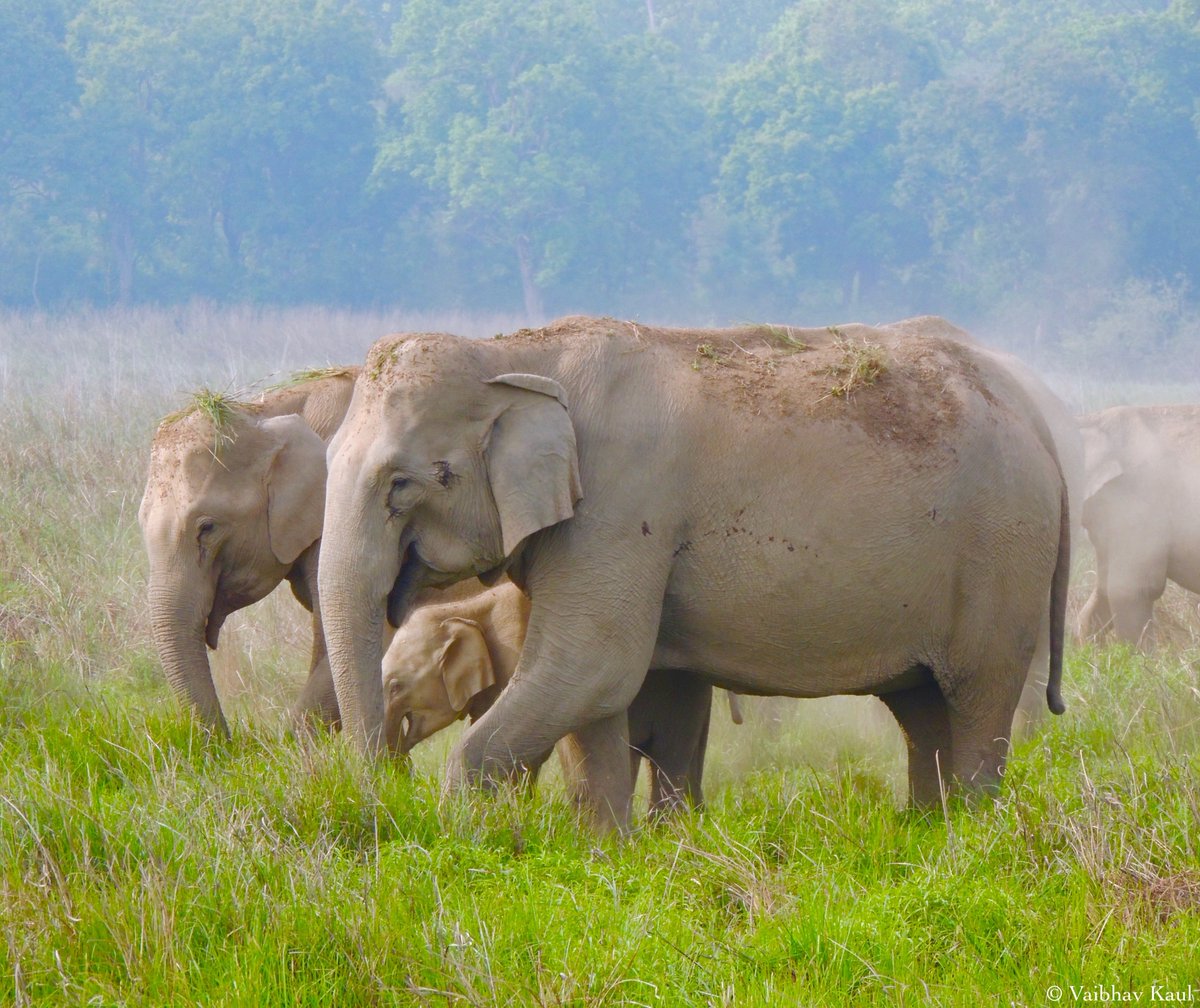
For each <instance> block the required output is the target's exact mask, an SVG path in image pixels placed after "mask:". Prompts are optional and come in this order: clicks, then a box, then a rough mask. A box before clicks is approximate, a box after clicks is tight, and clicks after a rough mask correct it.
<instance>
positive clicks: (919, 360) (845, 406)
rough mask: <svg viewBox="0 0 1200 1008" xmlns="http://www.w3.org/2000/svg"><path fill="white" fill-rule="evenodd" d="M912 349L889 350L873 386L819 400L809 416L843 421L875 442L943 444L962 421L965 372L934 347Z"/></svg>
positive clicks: (907, 445) (915, 445)
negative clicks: (841, 396)
mask: <svg viewBox="0 0 1200 1008" xmlns="http://www.w3.org/2000/svg"><path fill="white" fill-rule="evenodd" d="M913 349H915V350H916V352H915V353H910V352H909V348H904V349H903V350H901V349H899V348H896V347H893V348H891V349H890V351H889V357H890V358H891V365H890V366H889V367H888V369H887V370H886V371H885V372H884V373H883V374H882V375H880V376H879V379H878V380H877V381H876V382H874V383H873V384H871V385H865V386H863V387H861V388H859V389H858V390H857V391H855V392H853V393H852V394H849V395H847V396H846V397H845V398H844V399H839V398H834V397H828V396H827V397H825V398H818V400H817V401H816V402H815V403H814V407H813V410H812V412H811V415H812V416H814V417H819V418H830V419H832V418H838V417H840V418H843V419H845V420H847V421H849V422H851V423H854V424H855V425H857V426H858V427H860V428H862V430H864V431H865V432H866V433H867V434H868V435H870V436H871V437H872V438H873V439H875V440H878V441H885V442H888V443H891V444H896V445H899V446H901V447H904V448H910V449H913V450H918V451H919V450H926V449H929V448H933V447H935V446H937V445H938V444H940V443H943V442H945V441H946V439H947V438H948V437H949V435H951V434H952V432H954V431H956V430H957V429H958V428H959V426H960V424H961V423H962V418H963V411H964V392H965V389H964V384H965V383H964V379H963V374H962V372H961V370H960V369H959V368H958V367H956V366H952V365H953V363H954V362H952V361H947V360H946V358H945V357H944V356H943V355H942V354H941V353H940V352H938V351H937V350H936V349H934V348H931V347H925V346H922V347H920V348H913Z"/></svg>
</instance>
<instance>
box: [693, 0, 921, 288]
mask: <svg viewBox="0 0 1200 1008" xmlns="http://www.w3.org/2000/svg"><path fill="white" fill-rule="evenodd" d="M935 74H936V61H935V59H934V56H933V52H932V45H931V43H930V42H929V40H928V39H927V38H926V37H925V36H924V34H923V33H922V32H920V31H919V30H914V29H912V28H910V27H909V26H908V25H906V24H905V23H903V22H902V21H900V20H898V19H897V18H896V17H895V16H894V14H893V11H892V6H891V5H889V4H886V3H884V2H882V0H849V2H834V0H807V2H803V3H798V4H796V5H794V6H793V7H792V9H791V10H790V11H789V12H788V14H787V15H786V16H785V17H784V18H783V19H782V20H781V21H780V23H779V24H778V26H777V27H776V28H775V29H774V30H773V31H772V32H771V33H770V35H769V36H768V38H767V40H766V42H765V43H764V45H763V47H762V51H761V52H760V53H759V54H758V55H756V56H754V57H753V58H752V59H750V60H748V61H747V62H745V63H743V64H742V65H740V66H738V67H737V68H736V69H734V70H733V71H731V72H730V73H729V74H728V75H727V77H726V78H725V80H724V81H723V82H722V86H721V88H720V89H719V91H718V93H717V95H716V97H715V99H714V102H713V109H712V119H713V125H714V129H715V130H716V136H717V141H716V142H717V145H718V148H719V150H720V154H721V160H720V168H719V172H718V175H717V188H716V201H715V203H714V204H713V209H714V210H715V211H716V212H719V213H721V214H722V215H723V216H724V218H725V219H726V220H727V221H728V222H729V225H728V226H730V227H731V228H732V229H733V230H734V231H738V232H740V233H741V234H742V239H741V245H742V247H743V248H744V247H746V246H749V247H751V248H753V249H755V250H756V252H757V255H758V257H759V261H760V263H761V269H762V271H763V272H764V273H765V274H766V275H767V276H768V277H769V279H770V282H769V283H765V284H763V283H762V282H761V281H760V284H761V286H762V287H765V288H767V289H768V290H769V289H770V288H771V287H774V288H776V289H785V290H786V291H788V294H787V295H786V296H785V297H782V298H781V297H778V296H775V297H771V300H770V302H769V303H771V304H773V305H774V306H776V307H777V308H783V309H784V310H792V309H794V308H795V307H796V306H797V305H798V304H802V303H804V302H805V300H806V298H805V295H806V294H807V295H808V299H810V300H813V301H816V302H818V303H821V304H829V303H835V304H840V305H842V306H845V307H850V308H855V307H856V306H857V303H858V301H859V298H860V296H861V294H862V293H863V292H864V290H866V291H868V292H870V293H872V294H874V295H875V296H879V295H880V293H881V291H880V290H879V288H881V287H882V286H883V285H885V283H886V281H887V280H888V279H889V278H888V276H887V271H888V269H889V267H890V266H892V264H894V263H895V262H896V261H897V259H898V258H899V257H900V250H901V249H902V248H905V246H906V245H907V243H908V242H910V241H911V237H910V235H909V234H908V229H907V227H906V224H907V221H906V219H905V218H904V216H903V215H902V214H901V213H900V212H899V211H898V209H897V207H896V205H895V201H894V186H895V180H896V178H897V175H898V172H899V165H900V162H899V159H898V153H897V150H896V144H897V141H898V138H899V130H900V124H901V122H902V121H903V118H904V115H905V108H906V103H907V101H908V99H909V97H910V96H911V94H912V93H913V92H915V91H917V90H919V89H920V88H921V87H922V86H924V84H925V83H926V82H927V81H929V80H930V79H932V78H933V77H934V76H935ZM720 267H721V262H720V260H716V262H715V268H714V269H713V271H714V272H719V271H720ZM713 279H717V278H715V277H714V278H713ZM717 282H719V280H717ZM748 293H751V292H745V291H743V292H741V294H740V296H741V297H746V295H747V294H748ZM732 296H734V297H738V296H739V294H737V293H734V294H733V295H732ZM768 296H769V297H770V295H768Z"/></svg>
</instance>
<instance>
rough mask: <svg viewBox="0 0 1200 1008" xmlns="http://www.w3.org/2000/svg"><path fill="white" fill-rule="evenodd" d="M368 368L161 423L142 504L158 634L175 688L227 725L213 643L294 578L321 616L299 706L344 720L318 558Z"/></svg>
mask: <svg viewBox="0 0 1200 1008" xmlns="http://www.w3.org/2000/svg"><path fill="white" fill-rule="evenodd" d="M357 374H358V369H357V368H354V367H346V368H329V369H324V370H321V371H317V372H311V373H309V374H307V375H304V376H300V377H299V378H298V380H296V381H294V382H292V383H289V384H288V385H286V386H285V387H283V388H279V389H276V390H274V391H271V392H268V393H266V394H264V395H263V396H262V397H261V398H260V399H259V400H258V401H257V402H249V403H242V402H236V401H233V400H232V399H230V398H228V397H223V396H213V395H211V394H207V395H203V396H197V397H196V400H195V401H194V402H193V404H192V406H191V407H190V408H188V409H186V410H184V411H182V412H181V413H179V414H176V415H174V416H171V417H168V418H167V419H166V420H164V421H163V422H162V423H161V424H160V425H159V427H158V430H157V431H156V432H155V435H154V441H153V444H152V446H151V450H150V470H149V475H148V477H147V480H146V491H145V494H144V496H143V498H142V503H141V508H140V510H139V512H138V520H139V522H140V524H141V527H142V533H143V537H144V539H145V544H146V551H147V554H148V556H149V560H150V617H151V625H152V627H153V633H154V642H155V645H156V647H157V649H158V652H159V655H160V657H161V659H162V663H163V668H164V670H165V672H166V675H167V679H168V681H169V682H170V684H171V686H172V688H173V689H174V691H175V692H176V693H177V694H178V695H179V696H180V697H181V698H182V699H183V700H184V701H185V702H186V703H187V704H189V705H190V706H191V707H193V708H194V709H195V711H196V713H197V714H198V715H199V717H200V718H201V719H202V720H203V722H204V723H205V724H207V725H209V726H210V727H212V728H214V729H215V730H218V731H220V732H222V733H224V734H228V731H229V728H228V725H227V723H226V720H225V716H224V714H223V712H222V710H221V704H220V701H219V699H218V698H217V692H216V687H215V686H214V684H213V678H212V673H211V670H210V667H209V662H208V654H207V651H206V647H208V648H215V647H216V646H217V640H218V636H219V635H220V632H221V626H222V624H223V623H224V622H225V619H226V617H228V616H229V615H230V613H233V612H236V611H237V610H239V609H241V608H243V607H245V606H248V605H251V604H252V603H254V602H257V601H258V600H259V599H261V598H263V597H264V596H266V595H267V594H268V593H270V592H271V591H273V590H274V589H275V587H276V586H277V585H278V584H279V583H280V582H281V581H283V580H285V579H286V580H287V581H288V582H289V584H290V585H291V587H292V591H293V593H294V594H295V596H296V598H297V599H298V600H299V601H300V603H301V605H303V606H304V607H305V608H306V609H308V610H310V611H311V612H312V620H313V637H312V641H313V643H312V658H311V662H310V672H309V678H308V682H307V683H306V685H305V687H304V690H303V692H302V694H301V696H300V698H299V701H298V702H297V705H296V716H297V718H298V719H307V718H314V719H316V720H317V721H319V722H323V723H327V724H336V723H337V721H338V708H337V697H336V694H335V692H334V688H333V680H332V679H331V678H330V674H329V662H328V659H327V657H326V653H325V639H324V635H323V634H322V632H321V613H320V606H319V605H318V596H317V558H318V553H319V541H320V537H321V525H322V518H323V514H324V509H325V451H326V442H327V441H328V439H329V438H330V437H331V436H332V435H333V433H334V431H336V430H337V428H338V426H339V425H340V424H341V422H342V418H343V417H344V416H345V413H346V407H347V406H348V405H349V402H350V395H351V392H352V390H353V388H354V380H355V378H356V376H357Z"/></svg>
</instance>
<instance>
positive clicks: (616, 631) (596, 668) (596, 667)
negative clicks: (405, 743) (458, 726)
mask: <svg viewBox="0 0 1200 1008" xmlns="http://www.w3.org/2000/svg"><path fill="white" fill-rule="evenodd" d="M613 569H616V570H621V569H622V568H621V567H619V566H616V567H614V565H613V564H611V563H609V564H606V565H605V567H604V570H605V572H610V571H611V570H613ZM629 569H631V570H635V571H636V575H633V574H631V575H630V576H628V577H614V576H612V575H611V573H610V574H609V576H608V577H607V578H605V579H599V578H597V577H596V576H590V577H589V576H587V572H589V571H592V567H591V566H589V565H587V564H585V563H583V562H581V561H579V560H573V561H572V562H571V563H570V564H563V565H562V566H561V567H560V568H559V570H560V571H562V573H561V574H558V575H557V576H555V574H553V573H552V574H550V575H543V576H542V577H540V578H537V579H531V581H530V589H531V590H530V594H531V596H532V599H533V605H532V611H531V613H530V620H529V629H528V633H527V634H526V637H525V646H524V648H523V650H522V652H521V659H520V662H519V663H518V665H517V669H516V672H515V674H514V676H513V679H512V681H511V682H510V683H509V685H508V687H507V688H506V689H505V690H504V692H503V693H501V694H500V697H499V699H498V700H497V701H496V704H495V705H494V706H493V707H492V709H491V710H489V711H488V712H487V713H486V714H485V715H484V716H483V717H482V718H480V719H479V721H478V722H477V723H475V724H474V725H472V726H471V728H470V730H468V731H467V732H466V734H465V735H464V736H463V738H462V739H461V740H460V741H459V743H458V745H457V746H456V747H455V750H454V752H453V753H452V754H451V757H450V761H449V764H448V765H447V770H446V772H447V785H448V786H449V787H451V788H454V787H457V786H460V785H461V784H462V783H465V782H470V783H478V784H481V785H483V786H485V787H486V786H488V784H489V783H491V782H495V781H500V780H506V779H511V778H512V776H513V774H514V773H516V772H517V771H518V769H519V768H520V767H522V766H529V765H531V764H532V763H533V762H534V761H537V760H540V759H543V758H544V757H545V754H546V753H548V752H549V751H550V749H551V748H552V747H553V746H554V744H555V743H556V742H557V741H558V740H559V739H561V738H562V737H563V736H565V735H569V734H572V733H576V735H577V742H578V745H580V746H581V747H582V748H583V750H584V753H583V755H584V756H585V757H586V760H587V767H586V770H585V771H584V774H585V777H586V780H587V785H586V789H585V792H584V793H585V799H586V801H587V803H588V805H589V806H590V808H591V812H592V815H593V818H594V820H595V821H596V823H597V824H598V825H599V826H601V827H602V828H611V827H612V826H617V827H618V828H623V827H624V826H625V825H626V824H627V823H628V818H629V802H630V797H631V793H632V789H631V786H630V781H629V753H628V728H627V722H626V710H627V708H628V707H629V705H630V703H631V702H632V701H633V698H634V696H635V695H636V694H637V692H638V689H639V688H640V687H641V685H642V681H643V680H644V678H645V675H646V669H647V668H648V667H649V665H650V662H651V658H652V656H653V653H654V646H655V642H656V639H657V635H658V621H659V617H660V615H661V612H662V597H663V590H664V587H665V584H666V576H667V570H666V565H665V564H664V568H663V569H662V570H661V571H659V572H657V574H658V576H655V572H653V571H650V570H647V565H646V564H642V565H640V567H632V568H629ZM605 589H608V590H607V591H606V590H605Z"/></svg>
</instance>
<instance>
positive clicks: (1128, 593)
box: [1079, 405, 1200, 645]
mask: <svg viewBox="0 0 1200 1008" xmlns="http://www.w3.org/2000/svg"><path fill="white" fill-rule="evenodd" d="M1079 429H1080V432H1081V434H1082V436H1083V444H1084V452H1085V458H1086V463H1087V483H1086V489H1085V497H1084V501H1083V526H1084V528H1085V529H1086V530H1087V534H1088V538H1089V539H1090V540H1091V542H1092V545H1093V547H1095V550H1096V587H1095V588H1094V589H1093V591H1092V594H1091V596H1090V597H1089V598H1088V600H1087V602H1086V603H1085V604H1084V607H1083V610H1082V611H1081V613H1080V618H1079V632H1080V635H1081V636H1084V637H1093V636H1094V637H1099V636H1102V635H1104V634H1105V633H1107V632H1108V631H1110V630H1112V631H1115V632H1116V635H1117V636H1118V637H1119V638H1120V639H1121V640H1124V641H1128V642H1129V643H1131V644H1136V645H1142V644H1146V643H1150V631H1151V616H1152V614H1153V609H1154V603H1155V602H1156V601H1157V600H1158V598H1159V597H1160V596H1161V595H1162V593H1163V591H1164V589H1165V588H1166V583H1167V581H1168V580H1170V581H1174V582H1175V583H1176V584H1178V585H1179V586H1180V587H1182V588H1185V589H1187V590H1188V591H1191V592H1200V406H1186V405H1178V406H1114V407H1112V408H1110V409H1106V410H1104V411H1102V412H1100V413H1095V414H1092V415H1090V416H1086V417H1083V418H1081V419H1080V421H1079Z"/></svg>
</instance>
